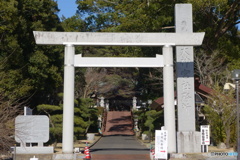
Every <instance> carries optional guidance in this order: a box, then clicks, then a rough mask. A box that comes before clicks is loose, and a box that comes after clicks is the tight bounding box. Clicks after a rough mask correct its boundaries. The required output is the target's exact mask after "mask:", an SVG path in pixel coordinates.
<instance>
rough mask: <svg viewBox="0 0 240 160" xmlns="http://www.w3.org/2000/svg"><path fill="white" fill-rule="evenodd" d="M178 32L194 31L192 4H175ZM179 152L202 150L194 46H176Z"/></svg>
mask: <svg viewBox="0 0 240 160" xmlns="http://www.w3.org/2000/svg"><path fill="white" fill-rule="evenodd" d="M175 27H176V33H193V22H192V5H191V4H176V5H175ZM176 69H177V106H178V133H177V144H178V147H177V148H178V153H195V152H201V144H200V132H196V125H195V94H194V93H195V91H194V53H193V46H177V47H176Z"/></svg>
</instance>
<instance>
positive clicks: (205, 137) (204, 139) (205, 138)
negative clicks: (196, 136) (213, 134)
mask: <svg viewBox="0 0 240 160" xmlns="http://www.w3.org/2000/svg"><path fill="white" fill-rule="evenodd" d="M209 128H210V127H209V125H202V126H201V127H200V129H201V145H210V131H209Z"/></svg>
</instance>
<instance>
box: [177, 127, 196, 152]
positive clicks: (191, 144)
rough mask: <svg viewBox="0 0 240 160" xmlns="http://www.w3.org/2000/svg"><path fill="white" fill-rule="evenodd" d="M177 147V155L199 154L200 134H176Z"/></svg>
mask: <svg viewBox="0 0 240 160" xmlns="http://www.w3.org/2000/svg"><path fill="white" fill-rule="evenodd" d="M177 146H178V147H177V148H178V151H177V152H178V153H201V133H200V132H196V131H195V132H178V133H177Z"/></svg>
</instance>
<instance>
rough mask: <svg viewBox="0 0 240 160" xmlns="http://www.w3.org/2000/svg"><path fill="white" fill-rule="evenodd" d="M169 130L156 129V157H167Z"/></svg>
mask: <svg viewBox="0 0 240 160" xmlns="http://www.w3.org/2000/svg"><path fill="white" fill-rule="evenodd" d="M167 142H168V133H167V130H156V131H155V158H161V159H167V153H168V152H167V148H168V146H167Z"/></svg>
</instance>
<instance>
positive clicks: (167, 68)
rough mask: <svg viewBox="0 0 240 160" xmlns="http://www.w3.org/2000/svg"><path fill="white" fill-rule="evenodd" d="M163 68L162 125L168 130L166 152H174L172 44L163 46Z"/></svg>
mask: <svg viewBox="0 0 240 160" xmlns="http://www.w3.org/2000/svg"><path fill="white" fill-rule="evenodd" d="M163 57H164V68H163V88H164V125H165V127H166V130H167V131H168V137H169V138H168V152H169V153H174V152H176V125H175V106H174V79H173V49H172V46H164V47H163Z"/></svg>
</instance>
